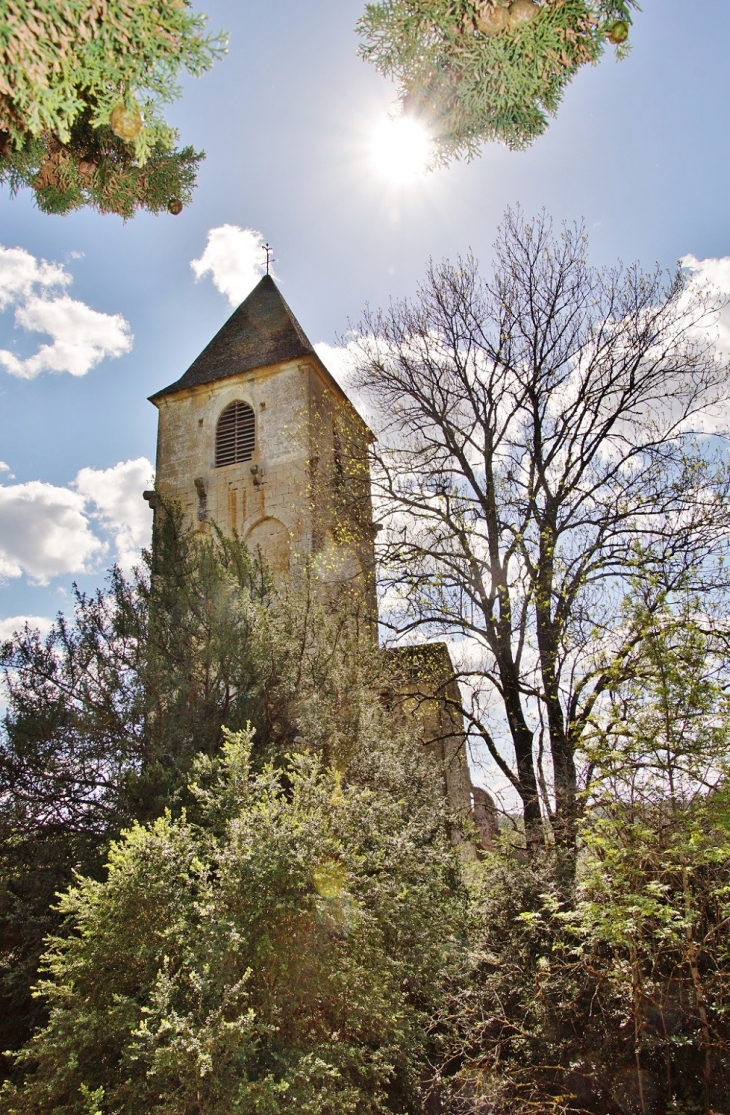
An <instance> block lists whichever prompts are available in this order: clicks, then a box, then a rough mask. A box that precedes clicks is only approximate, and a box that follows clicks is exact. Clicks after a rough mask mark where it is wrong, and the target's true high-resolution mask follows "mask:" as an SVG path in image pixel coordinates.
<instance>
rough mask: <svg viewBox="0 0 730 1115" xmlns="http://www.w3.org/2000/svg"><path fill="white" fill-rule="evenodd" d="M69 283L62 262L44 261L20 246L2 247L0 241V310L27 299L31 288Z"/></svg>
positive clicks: (59, 285)
mask: <svg viewBox="0 0 730 1115" xmlns="http://www.w3.org/2000/svg"><path fill="white" fill-rule="evenodd" d="M72 282H73V280H72V278H71V276H70V275H69V274H68V272H67V271H66V270H65V269H64V267H63V265H62V264H60V263H47V262H46V260H45V259H40V260H39V259H36V257H35V256H32V255H31V254H30V252H26V251H25V249H24V248H4V247H3V246H2V245H1V244H0V310H4V309H5V308H6V307H7V306H9V305H12V304H13V303H14V302H17V301H19V300H20V299H23V298H27V297H28V296H29V295H30V294H31V292H32V291H33V288H34V287H41V288H43V289H52V288H54V287H66V286H69V285H70V284H71V283H72Z"/></svg>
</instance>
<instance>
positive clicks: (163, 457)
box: [145, 275, 494, 852]
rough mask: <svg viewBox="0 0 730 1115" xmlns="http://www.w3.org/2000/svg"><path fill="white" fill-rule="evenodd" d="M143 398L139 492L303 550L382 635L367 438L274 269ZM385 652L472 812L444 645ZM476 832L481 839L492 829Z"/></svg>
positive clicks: (227, 527) (190, 515)
mask: <svg viewBox="0 0 730 1115" xmlns="http://www.w3.org/2000/svg"><path fill="white" fill-rule="evenodd" d="M150 401H151V402H152V403H154V405H155V406H156V407H157V409H158V411H159V425H158V434H157V470H156V482H155V491H154V492H145V498H146V499H148V500H149V501H150V503H151V504H152V506H153V507H154V506H155V504H156V503H157V502H158V500H162V501H163V502H165V503H168V504H172V503H177V504H178V505H179V506H180V507H181V508H182V511H183V514H184V516H185V519H186V521H187V525H188V527H190V528H192V529H193V530H197V531H201V532H206V531H210V530H211V529H212V527H213V524H215V525H216V526H217V527H218V528H219V529H220V530H222V531H223V532H224V533H225V534H236V535H237V536H238V537H240V538H241V539H243V541H244V542H245V543H246V545H247V546H248V548H249V550H250V551H251V552H253V553H255V552H257V551H260V552H261V554H262V556H263V557H264V558H265V559H266V561H267V562H268V564H269V566H270V568H271V569H272V570H273V572H274V573H277V574H279V575H285V574H286V573H287V572H289V571H294V570H295V569H296V566H297V563H298V562H302V561H304V560H310V561H311V563H312V567H313V569H314V572H315V574H316V576H317V578H318V580H319V581H320V582H321V583H322V584H323V586H324V587H325V590H326V591H332V592H335V591H337V590H338V589H339V587H340V586H345V585H349V586H351V587H352V588H354V589H355V590H356V591H357V593H358V596H359V597H360V599H361V600H363V601H364V604H365V614H366V616H367V617H368V619H369V623H370V626H371V627H372V631H373V635H376V628H377V622H376V621H377V603H376V594H375V560H374V536H375V528H374V526H373V520H372V505H371V498H370V470H369V464H368V448H369V445H370V443H371V441H372V440H373V435H372V433H371V432H370V430H369V428H368V426H367V425H366V424H365V422H364V421H363V419H362V418H361V417H360V415H359V414H358V413H357V411H356V410H355V408H354V406H353V405H352V403H351V402H350V400H349V399H348V398H347V396H346V395H345V393H344V392H343V391H342V389H341V388H340V387H339V386H338V384H337V383H336V381H335V380H334V379H333V377H332V376H331V375H330V373H329V372H328V371H327V368H326V367H325V366H324V364H323V363H322V361H321V360H320V358H319V357H318V356H317V353H316V352H315V350H314V348H313V346H312V344H311V343H310V341H309V340H308V339H307V337H306V336H305V334H304V331H303V330H302V327H301V326H300V325H299V322H298V321H297V320H296V318H295V317H294V315H293V313H292V312H291V310H290V309H289V307H288V306H287V304H286V302H285V301H284V299H283V298H282V296H281V293H280V291H279V289H278V287H277V286H276V284H275V282H274V280H273V279H272V278H271V276H270V275H265V276H264V278H263V279H261V281H260V282H259V284H258V286H256V287H255V288H254V289H253V290H252V291H251V293H250V294H249V296H248V297H247V298H246V300H245V301H244V302H243V303H242V304H241V305H240V306H239V307H238V309H237V310H235V311H234V313H233V314H232V315H231V316H230V318H229V319H228V321H227V322H226V323H225V325H224V326H223V328H222V329H221V330H220V331H219V332H218V333H217V334H216V336H215V337H214V338H213V340H212V341H211V342H210V344H209V345H208V346H207V347H206V348H205V349H204V350H203V351H202V352H201V354H200V356H198V358H197V359H196V360H194V361H193V363H192V364H191V365H190V367H189V368H188V370H187V371H186V372H185V374H184V375H183V376H181V377H180V379H178V380H176V381H175V383H172V384H171V385H170V386H169V387H165V388H163V389H162V390H161V391H158V392H156V394H154V395H152V396H150ZM386 653H388V654H389V655H390V665H391V670H392V673H393V680H394V687H393V689H392V692H390V691H389V693H388V694H383V695H382V696H383V699H384V700H386V701H387V703H388V705H389V706H390V705H392V706H393V707H395V706H396V705H400V706H402V708H403V709H404V711H406V712H407V713H408V714H409V715H410V716H412V717H414V718H415V720H416V721H417V722H418V723H419V725H420V727H421V730H422V734H423V739H424V743H425V745H426V746H427V748H428V751H429V753H430V754H431V755H432V756H433V759H434V761H435V762H436V763H437V765H438V767H439V768H440V770H441V771H442V773H443V778H444V795H445V797H446V798H447V800H448V801H449V803H450V805H451V808H452V810H453V812H454V813H455V814H456V815H457V816H460V817H463V818H466V817H469V816H470V815H471V809H472V786H471V780H470V776H469V767H468V763H467V761H466V751H465V736H464V729H463V724H462V721H461V716H460V715H458V714H456V713H455V712H454V711H452V710H453V709H455V708H457V707H458V688H455V687H456V686H457V682H456V681H455V679H454V669H453V665H452V663H451V659H450V657H449V653H448V650H447V648H446V645H445V644H443V643H433V644H428V645H426V646H417V647H401V648H399V649H397V650H394V651H389V652H386ZM486 796H487V797H488V795H486ZM485 808H486V807H485ZM487 812H488V811H487ZM486 815H487V813H485V816H486ZM490 818H491V820H490V823H492V821H493V820H494V818H493V817H492V815H491V814H490ZM481 829H482V837H483V840H484V842H485V843H488V839H491V835H489V833H491V829H490V830H489V833H487V829H486V828H485V827H484V825H481ZM485 834H486V835H485ZM460 842H463V838H460ZM467 845H468V847H469V849H471V851H472V852H473V851H474V849H473V846H472V845H471V843H469V842H468V841H467V843H466V844H464V847H467Z"/></svg>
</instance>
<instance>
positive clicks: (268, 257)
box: [264, 241, 276, 275]
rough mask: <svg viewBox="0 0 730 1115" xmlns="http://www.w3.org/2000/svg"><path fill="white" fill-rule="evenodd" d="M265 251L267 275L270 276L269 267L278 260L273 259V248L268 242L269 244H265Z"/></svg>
mask: <svg viewBox="0 0 730 1115" xmlns="http://www.w3.org/2000/svg"><path fill="white" fill-rule="evenodd" d="M264 251H265V252H266V274H267V275H268V273H269V265H270V264H271V263H275V262H276V260H275V259H274V258H273V256H272V254H271V252H272V247H271V244H269V242H268V241H267V242H266V243H265V244H264Z"/></svg>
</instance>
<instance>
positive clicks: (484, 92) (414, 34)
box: [358, 0, 637, 161]
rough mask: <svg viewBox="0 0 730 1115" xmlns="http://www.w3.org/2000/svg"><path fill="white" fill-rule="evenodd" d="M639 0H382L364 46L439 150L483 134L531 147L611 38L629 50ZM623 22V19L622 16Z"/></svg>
mask: <svg viewBox="0 0 730 1115" xmlns="http://www.w3.org/2000/svg"><path fill="white" fill-rule="evenodd" d="M636 6H637V5H636V3H635V2H634V0H542V2H541V3H539V4H537V3H531V2H530V0H515V2H513V3H512V4H509V3H507V2H506V0H379V2H377V3H370V4H368V5H367V6H366V9H365V14H364V15H363V17H362V19H361V20H360V22H359V25H358V26H359V30H360V33H361V35H362V38H363V43H362V46H361V49H360V53H361V55H362V56H363V57H364V58H366V59H368V60H369V61H370V62H372V63H373V64H374V65H375V66H376V68H377V69H378V70H380V72H381V73H383V74H386V75H387V76H389V77H392V78H394V79H395V81H396V82H397V84H398V90H399V94H400V97H401V100H402V101H403V104H404V107H405V109H406V111H408V112H410V113H414V114H416V115H419V116H421V117H422V118H423V119H424V120H425V122H426V123H427V124H428V125H429V127H430V130H431V131H432V133H433V136H434V140H435V146H436V152H437V154H436V157H437V159H440V160H442V161H444V160H447V159H449V158H452V157H454V156H457V157H458V156H466V157H467V158H473V157H474V156H475V155H476V154H477V153H478V150H479V147H480V145H481V144H482V143H485V142H488V141H492V140H500V141H502V142H503V143H506V145H507V146H508V147H509V148H511V149H512V150H521V149H523V148H525V147H528V146H529V145H530V144H531V143H532V142H533V140H535V139H536V138H537V137H538V136H539V135H542V133H543V132H544V131H545V129H546V128H547V125H548V120H549V117H550V116H554V115H555V113H556V112H557V109H558V106H559V104H560V101H561V99H562V96H563V93H564V91H565V88H566V86H567V85H568V84H569V82H570V81H571V80H572V78H573V77H574V76H575V74H576V73H577V72H578V70H579V69H580V68H581V66H584V65H585V64H586V63H587V62H597V61H598V59H599V58H600V57H601V55H602V53H603V51H604V49H605V47H606V43H607V42H615V43H616V45H617V52H618V55H619V57H622V56H624V55H625V54H626V53H627V50H628V43H627V42H626V38H625V37H624V39H623V41H622V42H619V40H620V39H621V36H622V35H624V34H627V33H628V26H629V24H630V22H631V9H632V8H635V7H636ZM619 24H620V25H621V26H619Z"/></svg>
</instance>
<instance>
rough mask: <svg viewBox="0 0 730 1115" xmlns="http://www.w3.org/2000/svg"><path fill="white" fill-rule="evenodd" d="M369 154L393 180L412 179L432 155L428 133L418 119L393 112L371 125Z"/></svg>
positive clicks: (408, 180) (401, 181)
mask: <svg viewBox="0 0 730 1115" xmlns="http://www.w3.org/2000/svg"><path fill="white" fill-rule="evenodd" d="M371 154H372V160H373V163H374V165H375V167H376V169H377V170H378V172H379V173H380V174H381V175H382V176H383V177H384V178H388V179H389V180H390V181H391V182H393V183H396V184H401V183H407V182H412V181H414V180H415V179H416V178H421V177H423V175H424V174H425V172H426V169H427V167H428V163H429V161H430V159H431V155H432V142H431V137H430V135H429V134H428V130H427V129H426V127H425V126H424V125H423V124H422V123H421V122H420V121H419V120H415V119H414V118H413V117H412V116H397V117H395V118H394V119H388V120H384V121H383V122H382V123H381V124H379V125H378V127H377V128H376V129H375V131H374V132H373V137H372V147H371Z"/></svg>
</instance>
